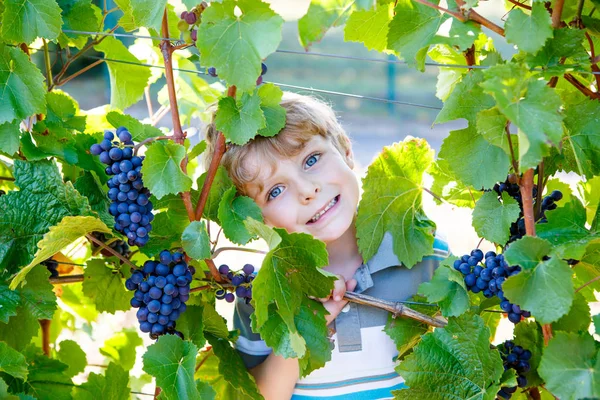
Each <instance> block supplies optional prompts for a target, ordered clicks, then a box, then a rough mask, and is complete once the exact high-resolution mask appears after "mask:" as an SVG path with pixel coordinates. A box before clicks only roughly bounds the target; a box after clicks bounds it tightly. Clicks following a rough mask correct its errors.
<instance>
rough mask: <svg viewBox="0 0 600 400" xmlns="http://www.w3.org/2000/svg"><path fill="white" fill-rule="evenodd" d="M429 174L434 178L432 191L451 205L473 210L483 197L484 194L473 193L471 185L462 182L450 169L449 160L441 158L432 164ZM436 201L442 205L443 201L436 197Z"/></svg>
mask: <svg viewBox="0 0 600 400" xmlns="http://www.w3.org/2000/svg"><path fill="white" fill-rule="evenodd" d="M427 173H428V174H430V175H431V176H432V177H433V178H434V181H433V185H431V191H432V192H433V193H436V194H438V195H439V196H441V197H442V198H443V199H445V200H446V201H448V202H449V203H451V204H455V205H457V206H459V207H469V208H473V207H475V202H476V201H477V200H478V199H479V198H480V197H481V195H482V192H480V191H473V190H471V188H470V186H469V185H466V184H464V183H463V182H461V181H460V179H458V177H456V175H455V173H454V172H453V171H452V170H451V169H450V166H449V165H448V161H447V160H443V159H441V158H439V159H438V160H437V161H436V162H434V163H433V164H431V166H430V167H429V169H428V170H427ZM434 200H435V202H436V203H437V204H441V201H440V200H438V199H437V198H436V197H434Z"/></svg>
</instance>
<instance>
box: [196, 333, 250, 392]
mask: <svg viewBox="0 0 600 400" xmlns="http://www.w3.org/2000/svg"><path fill="white" fill-rule="evenodd" d="M206 338H207V339H208V343H210V345H211V346H212V348H213V351H214V353H215V356H217V357H218V358H219V372H220V373H221V375H223V378H224V379H225V381H227V382H228V383H229V384H230V385H231V386H232V387H234V388H235V389H236V392H238V393H240V392H241V393H243V394H245V395H247V396H248V397H250V398H251V399H262V396H261V395H260V394H259V392H258V388H257V387H256V383H255V381H254V378H253V377H252V375H250V373H249V372H248V370H247V369H246V367H245V365H244V362H243V361H242V358H241V356H240V354H239V353H238V352H237V351H236V350H235V349H234V348H233V347H231V344H230V343H229V340H227V339H222V338H218V337H215V336H213V335H211V334H207V335H206Z"/></svg>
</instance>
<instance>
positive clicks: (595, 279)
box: [575, 275, 600, 293]
mask: <svg viewBox="0 0 600 400" xmlns="http://www.w3.org/2000/svg"><path fill="white" fill-rule="evenodd" d="M597 281H600V275H599V276H597V277H595V278H594V279H591V280H589V281H587V282H586V283H584V284H583V285H581V286H579V287H578V288H577V289H576V290H575V293H577V292H579V291H580V290H581V289H583V288H584V287H586V286H589V285H591V284H592V283H594V282H597Z"/></svg>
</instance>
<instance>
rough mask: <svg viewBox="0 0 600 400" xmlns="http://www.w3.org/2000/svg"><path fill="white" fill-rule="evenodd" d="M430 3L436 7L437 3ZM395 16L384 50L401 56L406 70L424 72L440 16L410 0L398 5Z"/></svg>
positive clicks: (439, 22)
mask: <svg viewBox="0 0 600 400" xmlns="http://www.w3.org/2000/svg"><path fill="white" fill-rule="evenodd" d="M433 3H434V4H436V5H437V3H438V1H433ZM394 12H395V15H394V18H393V19H392V22H390V24H389V33H388V43H387V47H388V48H389V49H392V50H395V51H397V52H398V53H400V55H401V56H402V57H403V58H404V60H405V61H406V62H407V63H408V65H409V66H412V67H415V68H417V69H418V70H420V71H421V72H423V71H425V57H426V56H427V51H428V50H429V45H431V44H432V43H433V41H434V38H435V34H436V32H437V31H438V29H439V28H440V26H441V25H442V22H443V21H444V18H443V16H442V14H441V13H440V12H439V11H438V10H436V9H434V8H432V7H428V6H426V5H424V4H420V3H415V2H412V1H410V0H399V1H397V2H396V7H395V9H394Z"/></svg>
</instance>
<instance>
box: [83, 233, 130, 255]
mask: <svg viewBox="0 0 600 400" xmlns="http://www.w3.org/2000/svg"><path fill="white" fill-rule="evenodd" d="M92 236H93V237H95V238H96V239H98V240H100V241H101V242H103V243H106V240H107V239H106V236H105V235H104V233H102V232H92ZM107 244H108V247H110V248H111V249H113V250H114V251H116V252H117V253H119V254H120V255H122V256H123V257H125V258H128V257H129V255H130V254H131V249H130V248H129V246H128V245H127V243H125V241H123V240H120V239H117V240H113V241H111V242H110V243H107ZM98 247H99V246H97V245H96V244H95V243H92V249H93V250H96V249H98ZM100 253H101V254H102V255H104V256H106V257H111V256H112V255H113V254H112V253H110V252H109V251H108V250H105V249H102V250H100Z"/></svg>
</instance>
